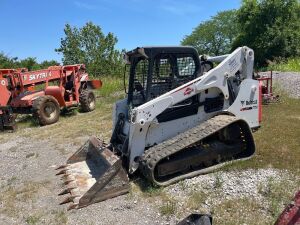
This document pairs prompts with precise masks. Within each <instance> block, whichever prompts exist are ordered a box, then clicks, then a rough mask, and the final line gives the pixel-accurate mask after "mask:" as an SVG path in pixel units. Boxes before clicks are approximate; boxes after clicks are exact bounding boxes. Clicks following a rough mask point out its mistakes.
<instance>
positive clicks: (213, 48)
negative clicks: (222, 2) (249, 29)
mask: <svg viewBox="0 0 300 225" xmlns="http://www.w3.org/2000/svg"><path fill="white" fill-rule="evenodd" d="M237 33H238V26H237V23H236V11H235V10H228V11H222V12H219V13H218V14H217V15H216V16H213V17H212V18H211V19H210V20H207V21H204V22H202V23H200V24H199V25H198V26H197V27H196V28H195V29H194V30H193V32H192V33H191V34H190V35H187V36H185V37H184V39H183V40H182V42H181V44H182V45H191V46H194V47H195V48H196V49H197V50H198V52H199V53H200V54H209V55H220V54H226V53H229V51H230V50H231V45H232V42H233V41H234V39H235V37H236V35H237Z"/></svg>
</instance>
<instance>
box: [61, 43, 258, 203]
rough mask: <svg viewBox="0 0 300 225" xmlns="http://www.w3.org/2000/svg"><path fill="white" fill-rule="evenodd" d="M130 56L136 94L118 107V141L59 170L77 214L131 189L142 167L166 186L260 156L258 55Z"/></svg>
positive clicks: (149, 50) (93, 144)
mask: <svg viewBox="0 0 300 225" xmlns="http://www.w3.org/2000/svg"><path fill="white" fill-rule="evenodd" d="M125 56H126V57H125V58H126V60H127V63H128V68H129V87H128V93H127V97H126V98H125V99H123V100H120V101H117V102H116V103H115V106H114V110H113V134H112V137H111V140H110V143H109V144H105V143H104V142H103V141H101V140H99V139H97V138H95V137H92V138H91V139H90V140H89V141H87V142H86V144H85V145H84V146H82V147H81V148H80V149H79V150H78V151H77V152H75V153H74V155H72V156H71V157H70V158H69V159H68V160H67V164H66V165H63V166H60V167H59V168H58V169H59V170H60V171H59V172H58V175H62V176H63V179H64V180H65V182H64V183H65V185H66V186H67V188H66V189H65V190H64V191H63V192H62V193H61V195H63V194H67V195H68V196H67V198H65V200H64V201H63V202H62V204H64V203H72V204H70V206H69V209H74V208H81V207H85V206H87V205H90V204H92V203H95V202H99V201H103V200H106V199H108V198H112V197H115V196H118V195H121V194H124V193H126V192H128V191H129V182H128V176H127V175H128V174H133V173H135V172H136V171H138V170H139V171H140V172H141V174H143V175H144V176H145V177H146V178H147V179H148V180H150V181H151V182H153V183H154V184H156V185H159V186H165V185H169V184H171V183H174V182H177V181H180V180H182V179H186V178H191V177H193V176H197V175H200V174H205V173H209V172H211V171H213V170H215V169H217V168H220V167H222V166H223V165H225V164H226V163H228V162H232V161H237V160H245V159H248V158H250V157H251V156H252V155H253V154H254V152H255V144H254V140H253V136H252V130H254V129H257V128H258V127H259V124H260V117H261V99H260V98H259V96H260V87H259V82H258V81H256V80H254V79H252V75H253V61H254V52H253V50H251V49H249V48H248V47H240V48H238V49H236V50H235V51H234V52H232V53H231V54H230V55H226V56H221V57H220V56H218V57H211V58H207V57H199V55H198V53H197V51H196V50H195V49H194V48H192V47H144V48H136V49H134V50H132V51H130V52H127V53H126V55H125ZM212 62H218V63H219V64H218V65H217V66H215V67H214V68H213V63H212ZM124 79H125V78H124Z"/></svg>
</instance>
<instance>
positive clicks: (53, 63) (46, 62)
mask: <svg viewBox="0 0 300 225" xmlns="http://www.w3.org/2000/svg"><path fill="white" fill-rule="evenodd" d="M58 65H59V63H58V62H57V61H56V60H44V61H42V62H41V63H40V68H41V69H47V68H48V67H49V66H58Z"/></svg>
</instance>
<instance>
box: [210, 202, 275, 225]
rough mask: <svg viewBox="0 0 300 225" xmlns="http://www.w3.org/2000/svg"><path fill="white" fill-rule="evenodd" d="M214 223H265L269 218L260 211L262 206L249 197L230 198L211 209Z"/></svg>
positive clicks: (257, 224)
mask: <svg viewBox="0 0 300 225" xmlns="http://www.w3.org/2000/svg"><path fill="white" fill-rule="evenodd" d="M211 211H212V212H211V213H212V216H213V220H214V224H217V225H218V224H220V225H221V224H222V225H236V224H247V225H265V224H270V218H269V217H268V216H266V215H265V214H264V213H263V212H262V207H261V205H259V204H258V203H257V202H256V201H255V200H252V199H250V198H241V199H232V200H225V201H222V203H220V204H216V205H215V206H214V207H213V208H212V210H211Z"/></svg>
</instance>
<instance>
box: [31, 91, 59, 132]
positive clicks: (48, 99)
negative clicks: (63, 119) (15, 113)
mask: <svg viewBox="0 0 300 225" xmlns="http://www.w3.org/2000/svg"><path fill="white" fill-rule="evenodd" d="M32 109H33V117H35V118H36V119H37V120H38V122H39V124H40V125H42V126H44V125H49V124H53V123H56V122H57V121H58V119H59V114H60V107H59V104H58V102H57V100H56V99H55V98H54V97H52V96H50V95H46V96H41V97H39V98H37V99H36V100H34V102H33V106H32Z"/></svg>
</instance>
